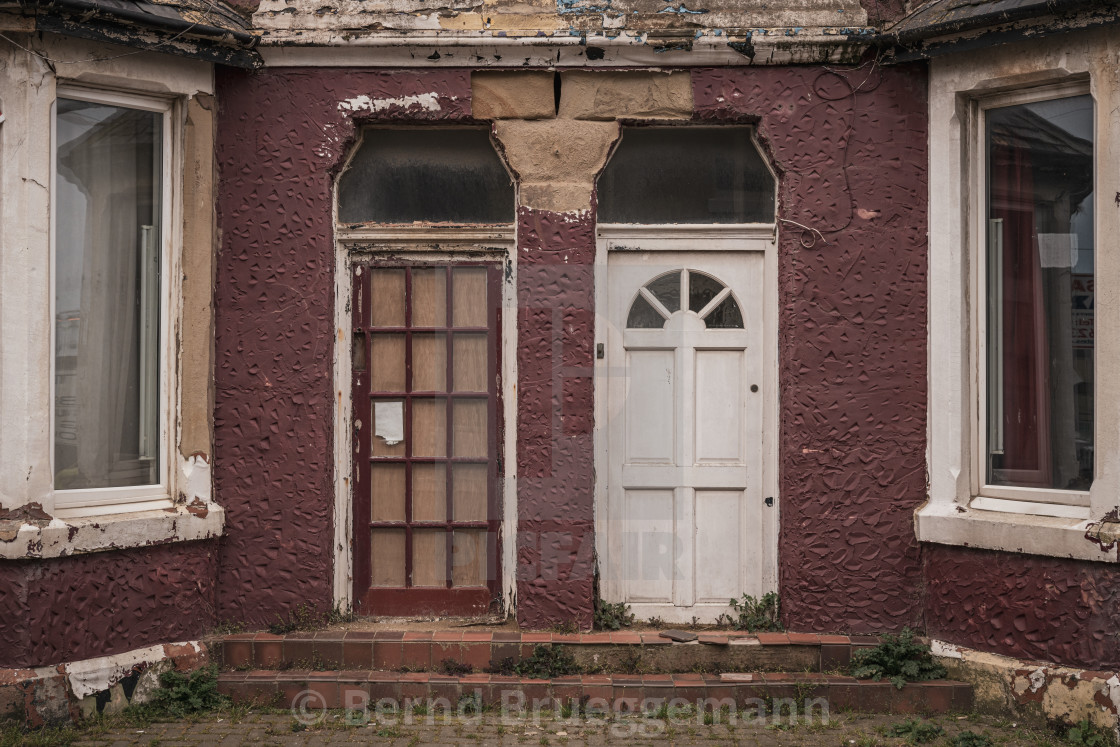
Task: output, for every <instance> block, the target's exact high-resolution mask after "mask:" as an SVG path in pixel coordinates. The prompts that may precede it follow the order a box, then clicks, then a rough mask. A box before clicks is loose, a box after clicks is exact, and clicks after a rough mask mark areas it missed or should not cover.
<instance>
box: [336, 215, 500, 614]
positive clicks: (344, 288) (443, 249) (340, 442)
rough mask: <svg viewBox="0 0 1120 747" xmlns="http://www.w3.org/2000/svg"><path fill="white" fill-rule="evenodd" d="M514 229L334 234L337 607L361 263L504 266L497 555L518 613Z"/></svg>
mask: <svg viewBox="0 0 1120 747" xmlns="http://www.w3.org/2000/svg"><path fill="white" fill-rule="evenodd" d="M514 235H515V234H514V228H513V226H510V227H509V228H508V229H503V228H489V227H483V228H473V227H469V226H468V227H460V226H450V227H431V226H385V227H378V228H364V229H359V230H349V231H345V230H337V229H336V231H335V281H334V294H335V297H334V301H335V309H334V321H335V331H336V344H335V346H334V362H333V372H334V385H335V398H334V399H335V401H334V426H335V427H334V433H335V435H334V497H335V500H334V573H333V576H332V578H333V592H334V593H333V596H334V603H335V605H337V606H338V607H339V608H340V609H343V610H346V609H350V608H351V606H352V605H353V603H354V599H353V598H352V596H351V592H352V587H353V583H354V547H353V545H354V536H353V532H352V521H353V515H352V509H353V496H352V490H351V484H352V482H353V479H352V478H353V441H352V435H353V423H352V416H351V414H352V411H353V403H352V400H351V396H352V391H351V347H352V346H351V335H352V331H353V324H352V317H351V313H350V302H351V298H352V294H353V292H354V288H353V270H354V267H355V265H359V264H362V263H363V262H368V261H369V260H370V259H374V258H376V259H387V258H394V259H401V260H403V261H414V262H448V263H454V262H457V261H464V262H466V261H479V260H480V259H481V260H484V261H490V262H494V261H500V262H501V263H502V265H503V267H504V270H503V276H504V279H503V282H502V299H501V303H502V322H501V327H500V329H499V330H497V331H496V334H499V335H501V343H502V344H501V358H502V359H501V363H500V369H499V370H500V371H501V381H502V392H501V395H502V414H503V418H504V423H505V426H504V433H502V434H500V435H499V449H500V450H501V459H502V463H503V465H504V474H502V475H500V476H499V487H498V490H499V493H500V496H501V500H502V510H501V515H500V519H501V522H502V528H501V539H500V543H499V547H498V555H499V558H500V561H501V573H502V577H501V579H500V580H501V589H502V601H503V604H504V605H505V609H506V612H507V613H512V611H513V609H514V603H515V601H516V598H515V590H516V572H517V536H516V535H517V443H516V441H517V439H516V433H517V388H516V382H517V345H518V341H517V262H516V261H515V256H514V246H515V241H514Z"/></svg>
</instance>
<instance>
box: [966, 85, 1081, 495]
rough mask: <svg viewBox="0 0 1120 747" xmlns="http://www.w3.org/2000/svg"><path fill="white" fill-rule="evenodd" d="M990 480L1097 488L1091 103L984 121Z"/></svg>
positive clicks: (1031, 107)
mask: <svg viewBox="0 0 1120 747" xmlns="http://www.w3.org/2000/svg"><path fill="white" fill-rule="evenodd" d="M987 163H988V194H987V261H986V265H985V270H986V276H987V281H986V293H987V299H986V300H987V304H986V315H987V334H986V342H987V350H986V354H987V360H986V367H987V407H986V412H985V417H986V421H987V434H986V437H987V479H988V482H989V484H994V485H1018V486H1028V487H1041V488H1056V489H1063V490H1088V489H1089V486H1090V483H1091V482H1092V479H1093V389H1094V369H1093V329H1094V319H1093V306H1094V304H1093V298H1094V292H1095V288H1094V256H1095V249H1096V246H1095V237H1094V235H1093V101H1092V98H1091V97H1089V96H1075V97H1070V98H1063V99H1056V100H1052V101H1044V102H1039V103H1033V104H1023V105H1018V106H1008V107H1001V108H997V109H992V110H990V111H988V113H987Z"/></svg>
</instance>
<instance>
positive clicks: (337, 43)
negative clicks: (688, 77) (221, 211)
mask: <svg viewBox="0 0 1120 747" xmlns="http://www.w3.org/2000/svg"><path fill="white" fill-rule="evenodd" d="M872 31H873V29H863V28H852V29H842V28H832V27H828V28H821V29H814V30H809V31H806V30H804V29H781V28H773V29H752V33H751V35H750V37H749V40H750V42H751V44H752V46H753V48H754V55H753V57H748V56H747V55H745V54H741V53H739V52H737V51H735V50H734V49H732V48H731V47H729V46H728V42H730V41H741V40H742V37H737V38H732V37H729V36H726V35H724V34H722V33H719V35H717V34H716V32H709V33H702V34H701V36H699V37H685V38H675V39H665V40H664V41H663V42H661V44H663V45H664V46H659V40H655V39H651V38H650V37H649V36H648V35H646V34H628V33H623V34H619V35H617V36H606V35H603V34H595V33H589V34H586V35H584V36H571V35H565V36H559V35H556V36H548V37H535V36H498V35H497V34H495V33H492V32H486V33H485V34H484V35H480V34H479V33H478V32H467V33H454V32H452V33H443V34H426V35H425V34H417V35H411V34H409V35H402V34H376V35H372V34H371V35H353V34H343V33H334V32H326V33H323V34H321V35H319V36H318V37H317V38H316V43H315V44H307V43H306V35H305V34H303V33H301V32H288V31H286V30H281V29H270V30H268V31H266V32H265V35H264V36H263V37H262V42H261V46H260V47H258V51H259V52H260V54H261V57H262V59H263V60H264V64H265V66H266V67H323V66H329V67H336V66H337V67H408V68H418V67H472V68H478V67H488V68H492V67H506V68H524V67H549V68H564V67H579V68H603V67H619V66H626V67H640V68H650V69H662V68H680V67H690V66H715V67H724V66H745V65H786V64H796V63H817V64H820V63H827V62H834V63H835V62H843V61H851V62H855V61H857V60H858V58H859V56H860V54H861V53H862V52H863V50H864V49H866V47H867V44H866V42H862V41H859V39H860V38H867V37H869V36H870V32H872ZM861 33H864V35H863V36H862V37H861ZM791 39H795V40H796V44H793V43H791ZM684 43H687V44H688V46H689V48H688V49H672V48H670V47H673V46H674V45H677V44H684ZM587 47H596V48H599V49H601V50H602V51H603V56H602V57H601V58H600V59H597V60H592V59H588V57H587V54H586V49H587Z"/></svg>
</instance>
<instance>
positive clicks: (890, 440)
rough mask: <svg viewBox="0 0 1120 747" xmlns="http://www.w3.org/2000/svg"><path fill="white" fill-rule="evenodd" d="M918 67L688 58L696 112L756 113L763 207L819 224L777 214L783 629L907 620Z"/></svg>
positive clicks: (921, 277) (920, 248)
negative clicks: (765, 162)
mask: <svg viewBox="0 0 1120 747" xmlns="http://www.w3.org/2000/svg"><path fill="white" fill-rule="evenodd" d="M925 80H926V78H925V68H924V67H923V66H909V67H907V66H900V67H893V68H889V69H883V70H878V69H873V68H871V67H870V66H865V67H864V68H862V69H860V70H856V71H851V72H842V73H834V72H829V71H825V70H822V69H821V68H795V69H791V68H777V69H775V68H767V69H760V68H747V69H720V70H696V71H694V72H693V85H694V97H695V101H696V107H697V115H698V117H699V118H700V119H703V120H710V121H735V120H740V121H741V120H748V121H750V120H757V121H759V134H760V139H761V140H762V141H763V143H764V144H765V146H766V147H767V148H768V149H769V151H770V154H771V156H772V159H773V162H774V163H775V164H776V165H777V166H778V168H779V169H780V170H781V177H780V179H781V185H780V208H779V216H780V217H781V218H783V219H787V220H793V221H796V222H797V223H800V224H803V225H805V226H810V227H812V228H815V229H817V230H819V231H821V232H822V233H823V234H824V238H825V241H820V240H816V242H815V244H814V245H813V246H811V247H809V248H806V247H804V246H802V244H801V240H802V238H803V236H802V232H801V230H800V229H798V228H797V227H796V226H794V225H792V224H789V223H785V224H781V230H780V236H781V242H780V250H779V254H780V259H779V269H778V273H779V275H778V277H779V286H780V287H779V317H778V318H779V358H780V373H779V381H780V390H781V391H780V401H781V415H780V418H779V422H780V423H781V436H780V438H781V440H780V450H779V459H780V464H779V469H780V480H781V539H780V543H779V563H780V579H781V580H780V583H781V596H782V607H783V614H784V618H785V621H786V623H787V625H788V626H792V627H796V628H798V629H809V630H821V631H829V630H843V631H857V632H858V631H870V630H879V631H881V630H897V629H900V628H902V627H903V626H904V625H911V626H914V625H916V624H918V623H920V617H921V602H920V599H919V588H920V583H921V565H920V562H919V548H918V543H917V542H916V540H915V538H914V531H913V511H914V509H915V508H916V507H917V506H918V505H920V504H921V502H922V501H923V500H925V434H926V420H925V409H926V197H927V196H926V168H927V154H926V82H925ZM853 91H855V93H853ZM804 238H805V239H806V241H807V242H809V243H811V240H812V237H810V236H808V235H806V236H805V237H804Z"/></svg>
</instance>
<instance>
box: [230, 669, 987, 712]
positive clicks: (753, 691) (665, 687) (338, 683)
mask: <svg viewBox="0 0 1120 747" xmlns="http://www.w3.org/2000/svg"><path fill="white" fill-rule="evenodd" d="M218 690H219V691H220V692H222V693H224V694H226V695H228V696H230V697H232V698H233V699H234V701H236V702H239V703H246V704H255V705H271V706H275V707H279V708H291V709H297V708H300V707H302V708H304V709H307V708H311V709H323V708H349V709H367V710H369V709H373V708H375V707H377V704H378V703H379V702H381V703H383V704H385V707H387V708H390V709H392V708H396V709H403V710H406V711H407V710H409V709H411V708H412V707H413V706H414V705H416V704H418V703H428V702H429V701H439V700H440V699H442V705H441V707H442V709H443V710H444V711H445V712H446V711H447V710H448V709H449V708H450V709H451V712H452V713H455V712H457V711H456V709H458V708H460V707H461V705H460V704H461V701H462V699H463V698H477V699H479V700H480V701H481V704H482V705H483V706H485V707H497V708H503V709H510V708H514V709H515V710H524V709H530V710H531V709H534V708H537V709H549V710H556V711H559V710H560V708H561V707H562V706H564V705H567V706H569V707H577V706H578V708H579V709H580V710H581V712H585V711H587V710H588V709H593V710H599V711H610V712H612V713H618V712H637V711H649V710H656V709H657V708H659V707H660V705H661V704H663V703H664V704H667V705H672V706H674V707H675V706H679V705H692V706H695V707H696V708H697V709H698V710H705V709H707V710H711V709H712V708H713V707H714V708H715V709H720V708H722V707H723V706H724V705H728V706H730V704H731V703H734V704H735V707H736V709H737V710H738V709H747V710H752V709H758V708H759V707H760V706H762V707H765V708H767V709H771V708H773V709H778V708H780V707H782V706H783V705H784V707H787V708H788V707H789V704H788V702H786V703H784V704H777V703H775V701H776V700H777V701H786V700H787V699H788V700H792V701H793V702H794V703H795V704H796V707H797V708H798V709H801V710H804V709H806V708H812V707H814V705H815V707H817V708H818V709H819V708H822V707H824V705H823V704H825V703H827V709H828V711H830V712H832V713H834V714H835V713H839V712H842V711H857V712H862V713H898V714H903V713H906V714H914V713H917V714H924V715H935V714H944V713H952V712H968V711H970V710H971V709H972V686H971V685H967V684H965V683H962V682H954V681H950V680H931V681H929V682H914V683H907V684H906V685H905V686H903V687H902V688H901V689H899V688H896V687H895V686H894V685H892V684H891V683H889V682H872V681H869V680H856V679H853V678H851V677H844V676H839V675H826V674H819V673H812V672H810V673H791V672H754V673H749V674H723V675H705V674H646V675H621V674H615V675H578V676H573V677H557V678H555V679H551V680H539V679H529V678H523V677H505V676H501V675H491V674H468V675H463V676H459V677H454V676H449V675H439V674H430V673H426V672H406V673H400V672H385V671H370V670H365V671H309V670H287V671H276V670H254V671H241V672H223V673H222V674H221V675H220V676H219V678H218ZM818 698H820V699H823V700H822V701H817V700H816V699H818ZM673 699H680V700H678V702H677V703H670V702H669V701H672V700H673ZM712 699H714V701H713V700H712ZM534 700H535V701H536V703H535V704H534ZM809 701H814V703H810V702H809ZM713 703H714V706H713ZM428 704H429V705H430V706H431V705H432V704H431V703H428ZM433 707H434V706H433Z"/></svg>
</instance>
